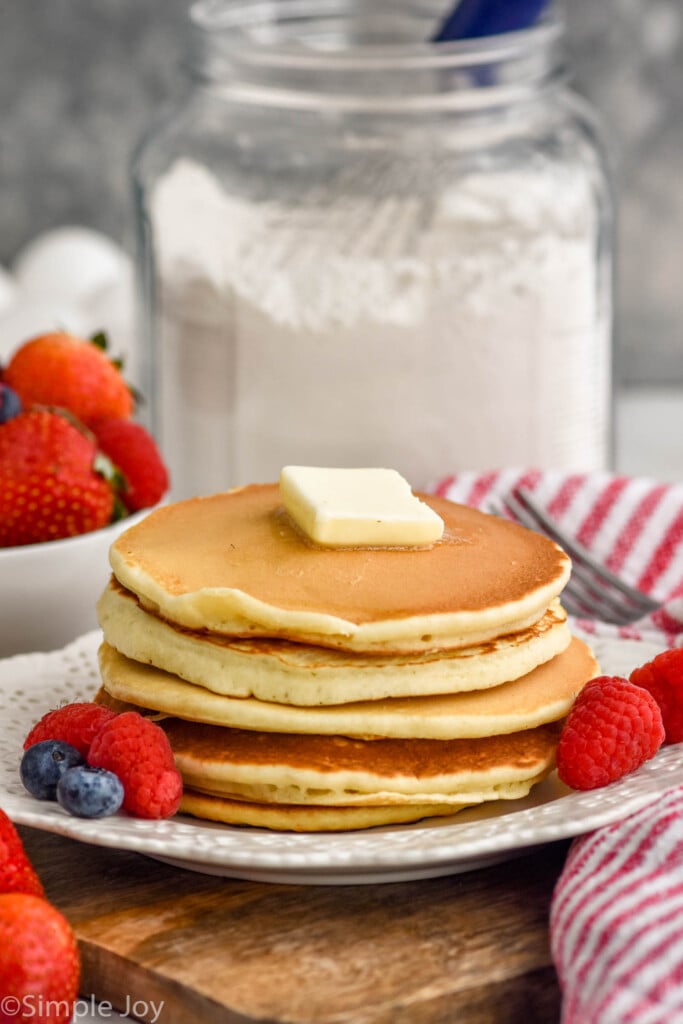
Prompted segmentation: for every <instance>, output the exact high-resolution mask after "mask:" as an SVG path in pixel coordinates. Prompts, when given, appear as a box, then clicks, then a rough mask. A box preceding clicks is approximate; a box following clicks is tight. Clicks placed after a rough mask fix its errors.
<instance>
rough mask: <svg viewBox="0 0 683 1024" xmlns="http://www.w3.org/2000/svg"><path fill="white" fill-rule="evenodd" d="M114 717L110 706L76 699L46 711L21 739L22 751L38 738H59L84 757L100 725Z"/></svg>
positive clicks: (39, 740) (38, 740)
mask: <svg viewBox="0 0 683 1024" xmlns="http://www.w3.org/2000/svg"><path fill="white" fill-rule="evenodd" d="M115 717H116V712H115V711H112V710H111V708H106V707H103V706H102V705H101V704H94V703H93V702H92V701H80V702H76V703H74V704H65V705H64V707H61V708H56V709H55V710H54V711H48V712H47V714H45V715H43V717H42V718H41V719H40V721H39V722H37V723H36V724H35V725H34V726H33V728H32V729H31V731H30V733H29V734H28V736H27V737H26V739H25V740H24V750H28V748H29V747H32V746H33V744H34V743H40V742H42V740H62V741H63V742H64V743H69V744H70V745H71V746H72V747H75V748H76V750H78V751H79V752H80V753H81V754H82V755H83V757H87V756H88V751H89V750H90V744H91V743H92V741H93V738H94V737H95V736H96V735H97V733H98V732H99V731H100V729H101V728H102V726H103V725H106V723H107V722H109V721H111V719H112V718H115Z"/></svg>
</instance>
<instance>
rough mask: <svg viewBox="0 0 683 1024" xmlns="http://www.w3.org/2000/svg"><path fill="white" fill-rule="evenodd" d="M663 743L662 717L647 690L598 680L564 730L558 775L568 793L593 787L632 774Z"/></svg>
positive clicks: (626, 682) (617, 681)
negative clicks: (568, 789)
mask: <svg viewBox="0 0 683 1024" xmlns="http://www.w3.org/2000/svg"><path fill="white" fill-rule="evenodd" d="M663 740H664V726H663V724H662V715H661V712H660V710H659V708H658V706H657V702H656V700H655V699H654V697H653V696H652V695H651V694H650V693H648V692H647V690H643V689H641V687H639V686H635V685H634V683H631V682H629V680H628V679H622V678H621V677H620V676H598V677H597V678H596V679H593V680H592V681H591V682H590V683H588V684H587V685H586V686H585V687H584V688H583V690H582V691H581V693H580V694H579V696H578V697H577V699H576V702H575V704H574V707H573V708H572V710H571V711H570V712H569V715H568V717H567V720H566V722H565V724H564V726H563V728H562V733H561V734H560V742H559V745H558V748H557V772H558V775H559V776H560V778H561V779H562V781H563V782H564V783H566V785H568V786H571V788H572V789H597V788H598V787H599V786H606V785H608V783H610V782H615V781H616V780H617V779H620V778H622V776H624V775H628V773H629V772H632V771H635V770H636V768H639V767H640V766H641V764H644V763H645V761H647V760H649V758H651V757H653V756H654V755H655V754H656V753H657V751H658V750H659V748H660V746H661V744H662V741H663Z"/></svg>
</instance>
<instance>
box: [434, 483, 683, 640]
mask: <svg viewBox="0 0 683 1024" xmlns="http://www.w3.org/2000/svg"><path fill="white" fill-rule="evenodd" d="M516 487H523V488H524V489H525V490H527V491H529V492H530V493H532V494H533V495H534V498H535V499H536V500H537V502H538V503H539V504H540V505H541V506H542V507H543V508H544V509H545V510H546V512H547V513H548V515H549V516H551V517H552V518H553V519H554V520H555V521H556V522H557V524H558V526H560V528H561V529H563V530H566V531H567V532H568V533H569V534H570V535H572V536H573V537H575V538H576V539H577V540H578V541H580V542H581V544H583V546H584V547H585V548H588V550H589V551H591V552H592V554H594V555H595V556H596V558H597V559H598V560H599V561H601V562H602V563H603V564H604V565H606V566H607V567H608V568H609V569H611V570H612V572H614V573H616V574H617V575H618V576H621V577H622V579H624V580H625V581H626V582H627V583H629V584H631V586H634V587H637V588H638V589H639V590H642V591H644V593H646V594H650V595H651V596H652V597H653V598H655V599H656V600H657V601H661V602H662V603H663V607H662V608H661V609H659V610H658V611H656V612H655V613H654V614H652V615H648V616H646V617H645V618H643V619H640V620H639V621H638V622H636V623H635V624H633V625H629V626H619V627H617V626H612V625H608V624H607V623H604V622H597V621H595V620H582V621H581V626H582V628H583V629H584V631H588V632H594V633H600V634H603V635H605V634H606V635H612V636H623V637H627V638H630V639H635V640H640V639H646V640H652V641H654V642H659V643H660V645H661V646H662V648H664V647H674V646H678V645H680V644H683V484H665V483H658V482H656V481H654V480H648V479H644V478H634V477H627V476H619V475H617V474H613V473H573V474H567V473H559V472H541V471H539V470H519V469H504V470H494V471H491V472H488V473H475V472H463V473H459V474H458V475H457V476H448V477H445V478H443V479H442V480H440V481H438V482H437V483H436V485H435V486H434V487H433V488H431V490H432V491H433V493H435V494H440V495H442V496H443V497H445V498H450V499H451V500H452V501H458V502H462V503H463V504H465V505H473V506H475V507H476V508H481V509H483V510H484V511H488V510H489V509H490V508H491V507H492V506H493V507H495V505H496V502H500V500H501V499H502V498H504V497H505V495H506V494H507V493H509V492H510V491H512V490H514V489H515V488H516Z"/></svg>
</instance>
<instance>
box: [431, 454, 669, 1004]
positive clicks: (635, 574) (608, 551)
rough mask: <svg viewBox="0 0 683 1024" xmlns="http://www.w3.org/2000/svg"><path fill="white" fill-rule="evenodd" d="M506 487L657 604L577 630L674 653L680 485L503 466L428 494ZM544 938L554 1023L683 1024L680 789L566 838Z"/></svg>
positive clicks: (480, 503) (472, 493)
mask: <svg viewBox="0 0 683 1024" xmlns="http://www.w3.org/2000/svg"><path fill="white" fill-rule="evenodd" d="M515 487H524V488H527V489H528V490H530V491H532V492H533V494H534V497H535V498H536V500H537V501H538V502H539V504H541V505H542V506H543V507H544V508H545V509H546V511H547V512H548V514H549V515H550V516H552V517H553V518H554V519H556V521H557V522H558V524H559V525H560V526H561V527H562V528H563V529H566V530H568V531H569V532H570V533H571V534H572V535H573V536H574V537H576V538H577V539H578V540H579V541H580V542H581V543H582V544H583V545H584V547H587V548H588V549H589V550H591V551H592V552H593V553H594V554H595V555H596V557H597V558H598V559H600V560H602V562H603V563H604V564H605V565H607V566H608V567H609V568H610V569H612V571H613V572H615V573H617V574H619V575H621V576H622V577H623V578H624V579H625V580H626V581H627V582H628V583H630V584H632V585H633V586H636V587H638V588H639V589H641V590H643V591H645V592H646V593H648V594H651V595H652V596H653V597H654V598H656V599H657V600H659V601H662V602H663V607H662V608H661V609H660V610H659V611H657V612H655V613H654V614H653V615H651V616H648V617H647V618H644V619H641V620H640V621H639V622H637V623H636V624H635V625H634V626H629V627H626V628H625V627H616V626H612V625H608V624H607V623H601V622H595V621H591V622H586V621H585V620H582V622H581V625H582V627H583V628H584V629H589V630H593V631H594V632H595V633H605V634H611V635H621V636H626V637H633V638H636V639H638V638H642V639H648V640H653V641H655V642H656V643H658V644H659V645H660V646H661V648H662V649H663V648H665V647H671V646H683V485H679V484H662V483H657V482H655V481H652V480H645V479H631V478H629V477H624V476H617V475H613V474H606V473H600V474H597V473H592V474H573V475H567V474H561V473H539V472H535V471H526V472H525V471H520V470H503V471H499V472H491V473H461V474H459V475H458V476H457V477H448V478H446V479H444V480H442V481H441V482H440V483H439V484H438V485H437V486H436V487H435V488H434V490H435V491H436V492H437V493H439V494H442V495H444V496H446V497H448V498H451V499H452V500H453V501H461V502H464V503H465V504H469V505H474V506H476V507H479V508H483V509H487V508H488V507H489V505H490V504H491V503H492V502H495V500H496V498H499V497H503V496H504V495H505V494H506V493H507V492H509V491H510V490H512V489H514V488H515ZM681 756H682V757H683V750H682V753H681ZM550 940H551V949H552V954H553V959H554V962H555V966H556V968H557V972H558V977H559V980H560V985H561V987H562V991H563V1004H562V1024H683V789H674V790H671V791H669V792H665V793H664V794H663V795H662V797H660V798H659V799H658V800H656V801H655V802H654V803H653V804H652V805H651V806H649V807H647V808H644V809H643V810H641V811H639V812H637V813H636V814H634V815H632V816H630V817H628V818H626V819H625V820H623V821H621V822H617V823H616V824H614V825H610V826H608V827H606V828H602V829H598V830H597V831H595V832H593V833H590V834H588V835H585V836H582V837H581V838H579V839H577V840H575V841H574V843H573V844H572V846H571V848H570V851H569V855H568V858H567V862H566V864H565V867H564V869H563V871H562V874H561V876H560V878H559V881H558V883H557V886H556V889H555V893H554V895H553V900H552V907H551V914H550Z"/></svg>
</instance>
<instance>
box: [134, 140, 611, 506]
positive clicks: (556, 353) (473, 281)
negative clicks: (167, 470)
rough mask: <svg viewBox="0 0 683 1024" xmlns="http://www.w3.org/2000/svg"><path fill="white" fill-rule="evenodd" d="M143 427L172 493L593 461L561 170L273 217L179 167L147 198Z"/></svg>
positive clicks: (587, 217) (577, 247) (583, 274)
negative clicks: (148, 387)
mask: <svg viewBox="0 0 683 1024" xmlns="http://www.w3.org/2000/svg"><path fill="white" fill-rule="evenodd" d="M150 215H151V218H152V222H153V225H154V232H155V238H156V240H155V253H156V260H157V273H158V276H159V279H160V285H159V295H158V302H159V309H160V321H159V323H160V350H161V353H160V360H161V363H160V365H159V367H158V368H157V372H156V387H157V389H158V396H157V399H158V411H159V414H160V422H158V424H157V429H158V430H159V432H160V438H161V442H162V446H163V449H164V451H165V453H166V456H167V458H168V459H169V462H170V465H171V471H172V475H173V480H174V496H176V497H181V496H186V495H189V494H192V493H207V492H210V491H214V490H218V489H221V488H224V487H226V486H231V485H235V484H240V483H246V482H249V481H252V480H274V479H277V476H278V474H279V470H280V468H281V466H283V465H285V464H287V463H303V464H323V465H338V466H355V465H376V466H379V465H382V466H389V467H392V468H395V469H398V470H399V471H400V472H401V473H403V475H404V476H406V477H407V479H408V480H410V481H411V483H412V484H413V485H414V486H426V485H428V484H429V483H430V482H433V481H434V480H435V479H436V478H437V477H439V476H441V475H444V474H446V473H448V472H452V471H455V470H458V469H465V468H467V469H486V468H493V467H496V466H499V465H520V466H521V465H523V466H531V465H534V466H538V467H541V468H556V469H593V468H601V467H604V466H605V464H606V462H607V458H608V452H607V438H608V433H609V405H610V403H609V389H610V377H609V362H610V359H609V348H610V341H609V331H610V320H611V313H610V310H609V309H598V308H597V301H598V298H597V294H598V293H597V287H596V279H597V276H598V270H597V266H596V261H597V254H596V224H595V219H594V217H595V214H594V199H593V197H592V196H591V195H590V193H589V183H588V182H587V180H586V179H585V177H584V176H583V175H581V174H577V173H576V170H575V169H574V170H573V171H572V170H571V169H569V168H568V169H567V170H566V171H565V172H560V171H558V172H557V173H556V174H555V176H554V177H553V179H552V180H549V178H548V176H547V173H544V174H541V173H540V172H539V173H538V174H535V173H534V171H533V170H531V169H530V170H529V171H528V173H526V172H525V173H524V175H523V176H522V175H521V174H520V173H514V174H504V173H495V174H494V173H491V174H487V175H485V176H484V175H477V176H472V177H470V178H466V179H464V180H463V179H460V180H459V181H458V182H457V187H456V186H455V185H454V186H453V187H452V189H451V190H450V191H448V192H446V193H445V194H442V195H441V196H440V197H439V199H438V202H437V203H430V204H429V209H428V210H426V209H425V204H423V203H422V202H419V201H418V200H417V199H415V200H411V199H405V198H401V199H387V200H383V201H381V202H380V203H377V202H374V203H373V202H371V201H369V200H364V199H362V198H358V199H356V200H351V199H348V198H345V199H339V200H338V201H335V202H334V203H332V204H330V203H329V202H328V203H327V204H319V205H317V206H308V207H300V208H298V209H289V208H285V207H284V206H283V205H281V204H277V203H275V202H263V203H255V202H254V203H249V202H247V201H246V200H244V199H236V198H233V197H231V196H229V195H227V194H226V192H225V191H224V190H223V189H222V187H221V186H220V184H219V183H218V181H217V180H216V179H215V178H213V177H212V176H211V175H210V174H209V173H208V172H207V171H206V170H205V169H203V168H202V167H200V166H199V165H197V164H195V163H192V162H190V161H187V160H183V161H178V162H177V163H176V164H175V165H174V166H173V167H172V168H171V169H170V170H169V171H168V173H167V174H166V176H165V177H164V178H162V179H161V180H160V181H159V182H158V184H157V186H156V188H155V190H154V192H153V195H152V198H151V207H150Z"/></svg>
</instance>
